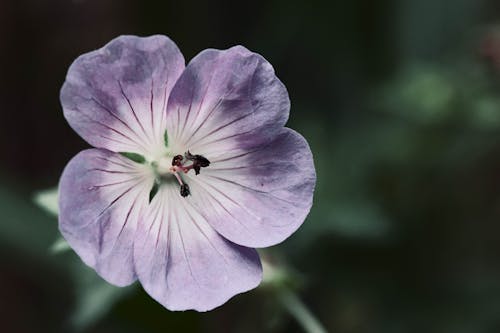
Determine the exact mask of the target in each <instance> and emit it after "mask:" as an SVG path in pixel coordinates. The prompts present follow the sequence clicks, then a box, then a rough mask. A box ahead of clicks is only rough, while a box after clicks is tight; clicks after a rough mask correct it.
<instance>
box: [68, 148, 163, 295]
mask: <svg viewBox="0 0 500 333" xmlns="http://www.w3.org/2000/svg"><path fill="white" fill-rule="evenodd" d="M148 172H150V170H149V169H148V168H147V166H145V165H142V164H138V163H135V162H133V161H131V160H129V159H127V158H125V157H123V156H121V155H119V154H116V153H112V152H109V151H106V150H102V149H89V150H84V151H82V152H81V153H79V154H78V155H77V156H75V157H74V158H73V159H72V160H71V161H70V162H69V163H68V165H67V166H66V168H65V170H64V172H63V174H62V176H61V181H60V184H59V189H60V192H59V212H60V213H59V229H60V231H61V233H62V235H63V236H64V238H65V239H66V240H67V241H68V243H69V244H70V245H71V247H72V248H73V249H74V250H75V251H76V253H77V254H78V255H79V256H80V257H81V258H82V260H83V261H84V262H85V263H86V264H87V265H89V266H91V267H92V268H94V269H95V270H96V271H97V273H98V274H99V275H101V276H102V277H103V278H104V279H105V280H107V281H108V282H110V283H112V284H115V285H118V286H124V285H128V284H130V283H132V282H133V281H135V279H136V276H135V272H134V266H133V241H134V238H135V230H136V227H137V224H138V221H139V219H140V216H141V215H142V214H143V212H144V210H145V209H146V208H147V205H148V197H149V190H150V189H151V187H152V185H153V181H154V177H152V175H151V174H150V173H148Z"/></svg>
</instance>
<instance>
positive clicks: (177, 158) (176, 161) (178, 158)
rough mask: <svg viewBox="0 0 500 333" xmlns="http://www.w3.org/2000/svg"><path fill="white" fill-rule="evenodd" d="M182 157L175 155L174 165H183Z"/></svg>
mask: <svg viewBox="0 0 500 333" xmlns="http://www.w3.org/2000/svg"><path fill="white" fill-rule="evenodd" d="M182 158H183V157H182V155H175V156H174V158H172V166H181V165H182Z"/></svg>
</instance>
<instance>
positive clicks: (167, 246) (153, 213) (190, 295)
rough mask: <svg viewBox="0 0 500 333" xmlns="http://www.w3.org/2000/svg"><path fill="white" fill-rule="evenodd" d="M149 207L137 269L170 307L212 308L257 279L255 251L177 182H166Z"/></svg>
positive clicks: (138, 246) (140, 234)
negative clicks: (199, 208)
mask: <svg viewBox="0 0 500 333" xmlns="http://www.w3.org/2000/svg"><path fill="white" fill-rule="evenodd" d="M150 207H151V209H150V210H149V212H148V215H147V218H145V219H144V220H143V221H141V223H139V226H138V232H137V238H136V240H135V245H134V262H135V269H136V272H137V276H138V278H139V280H140V282H141V284H142V286H143V287H144V289H145V290H146V291H147V292H148V293H149V294H150V295H151V297H153V298H154V299H156V300H157V301H158V302H159V303H161V304H162V305H164V306H165V307H166V308H168V309H170V310H188V309H194V310H197V311H208V310H211V309H213V308H215V307H217V306H219V305H222V304H223V303H224V302H226V301H227V300H228V299H229V298H231V297H232V296H234V295H236V294H238V293H241V292H244V291H247V290H249V289H252V288H255V287H256V286H257V285H258V284H259V282H260V281H261V278H262V267H261V265H260V261H259V257H258V254H257V252H256V251H255V250H254V249H249V248H245V247H241V246H238V245H236V244H233V243H231V242H229V241H228V240H226V239H224V238H223V237H221V236H220V235H219V234H218V233H217V232H215V231H214V230H213V229H212V228H211V227H210V225H209V224H208V223H207V222H206V221H205V219H204V217H203V216H201V215H200V214H199V213H197V212H196V210H195V209H194V208H193V207H192V206H190V205H189V203H188V202H187V201H186V200H185V198H182V197H181V196H180V195H179V191H178V188H177V187H173V186H162V187H161V188H160V190H159V192H158V194H157V195H156V196H155V198H154V199H153V201H152V202H151V205H150Z"/></svg>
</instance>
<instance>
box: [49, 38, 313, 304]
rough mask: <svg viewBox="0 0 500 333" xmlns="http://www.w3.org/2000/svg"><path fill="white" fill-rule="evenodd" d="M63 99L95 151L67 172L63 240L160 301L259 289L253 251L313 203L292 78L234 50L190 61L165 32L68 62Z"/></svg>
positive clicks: (204, 300) (112, 278)
mask: <svg viewBox="0 0 500 333" xmlns="http://www.w3.org/2000/svg"><path fill="white" fill-rule="evenodd" d="M61 103H62V106H63V109H64V116H65V117H66V119H67V120H68V122H69V124H70V125H71V127H72V128H73V129H74V130H75V131H76V132H77V133H78V134H79V135H80V136H81V137H82V138H83V139H84V140H86V141H87V142H88V143H89V144H91V145H93V146H94V147H96V148H93V149H88V150H84V151H82V152H81V153H79V154H78V155H77V156H75V157H74V158H73V159H72V160H71V161H70V162H69V163H68V165H67V166H66V168H65V170H64V172H63V175H62V177H61V181H60V199H59V206H60V216H59V228H60V230H61V232H62V234H63V236H64V238H65V239H66V240H67V241H68V242H69V244H70V245H71V247H72V248H73V249H74V250H75V251H76V252H77V253H78V255H79V256H80V257H81V258H82V260H83V261H84V262H85V263H86V264H87V265H89V266H91V267H92V268H94V269H95V270H96V272H97V273H98V274H99V275H100V276H102V277H103V278H104V279H105V280H106V281H108V282H109V283H112V284H114V285H117V286H125V285H129V284H131V283H132V282H134V281H135V280H139V281H140V282H141V284H142V286H143V287H144V289H145V290H146V291H147V292H148V293H149V294H150V295H151V296H152V297H153V298H154V299H156V300H157V301H158V302H160V303H161V304H162V305H164V306H165V307H166V308H168V309H171V310H186V309H195V310H198V311H207V310H210V309H213V308H214V307H217V306H219V305H221V304H223V303H224V302H226V301H227V300H228V299H229V298H231V297H232V296H234V295H235V294H238V293H241V292H244V291H247V290H249V289H252V288H255V287H256V286H257V285H258V284H259V282H260V280H261V277H262V268H261V264H260V260H259V256H258V254H257V251H256V250H255V249H254V248H256V247H266V246H271V245H274V244H277V243H279V242H281V241H283V240H284V239H285V238H287V237H288V236H290V235H291V234H292V233H293V232H294V231H295V230H296V229H297V228H298V227H299V226H300V225H301V224H302V222H303V221H304V219H305V217H306V216H307V214H308V212H309V210H310V208H311V204H312V196H313V190H314V185H315V181H316V176H315V170H314V165H313V160H312V155H311V151H310V149H309V146H308V144H307V142H306V141H305V140H304V138H302V136H300V135H299V134H298V133H296V132H294V131H293V130H291V129H288V128H285V127H284V125H285V123H286V121H287V119H288V113H289V108H290V102H289V98H288V94H287V91H286V88H285V87H284V85H283V84H282V83H281V82H280V81H279V80H278V78H277V77H276V76H275V74H274V70H273V68H272V66H271V65H270V64H269V63H268V62H267V61H266V60H265V59H264V58H263V57H261V56H260V55H258V54H256V53H252V52H250V51H249V50H247V49H246V48H244V47H242V46H236V47H232V48H230V49H228V50H222V51H221V50H214V49H208V50H205V51H203V52H201V53H200V54H198V55H197V56H196V57H195V58H194V59H193V60H191V62H190V63H189V64H188V65H187V66H185V62H184V58H183V56H182V54H181V53H180V51H179V49H178V48H177V46H176V45H175V44H174V43H173V42H172V41H171V40H170V39H169V38H167V37H165V36H151V37H146V38H139V37H134V36H121V37H118V38H116V39H114V40H112V41H111V42H110V43H108V44H107V45H106V46H104V47H103V48H101V49H99V50H97V51H93V52H90V53H87V54H84V55H82V56H80V57H79V58H78V59H76V60H75V62H74V63H73V64H72V65H71V67H70V68H69V71H68V74H67V77H66V82H65V83H64V85H63V87H62V90H61Z"/></svg>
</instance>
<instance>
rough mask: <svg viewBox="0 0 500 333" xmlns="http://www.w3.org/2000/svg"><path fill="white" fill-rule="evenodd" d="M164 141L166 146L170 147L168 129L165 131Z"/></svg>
mask: <svg viewBox="0 0 500 333" xmlns="http://www.w3.org/2000/svg"><path fill="white" fill-rule="evenodd" d="M163 142H164V143H165V147H168V133H167V130H165V133H163Z"/></svg>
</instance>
